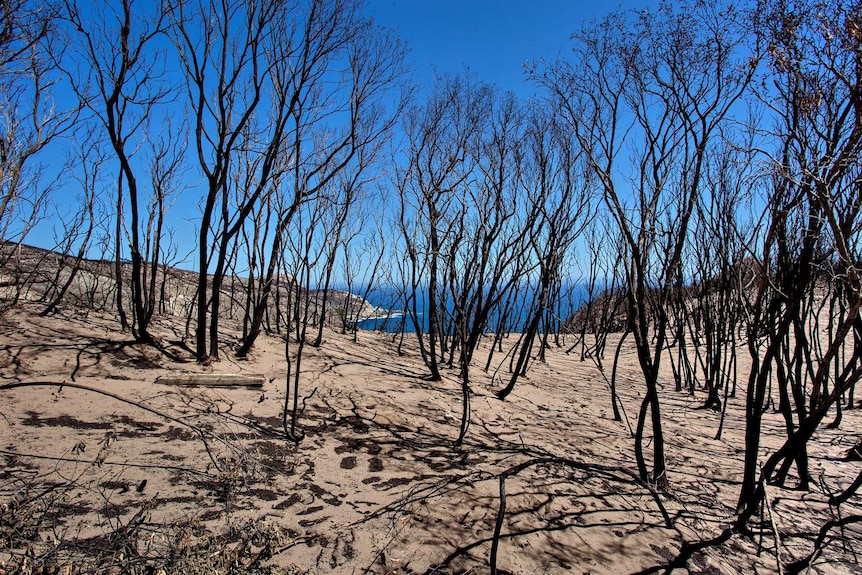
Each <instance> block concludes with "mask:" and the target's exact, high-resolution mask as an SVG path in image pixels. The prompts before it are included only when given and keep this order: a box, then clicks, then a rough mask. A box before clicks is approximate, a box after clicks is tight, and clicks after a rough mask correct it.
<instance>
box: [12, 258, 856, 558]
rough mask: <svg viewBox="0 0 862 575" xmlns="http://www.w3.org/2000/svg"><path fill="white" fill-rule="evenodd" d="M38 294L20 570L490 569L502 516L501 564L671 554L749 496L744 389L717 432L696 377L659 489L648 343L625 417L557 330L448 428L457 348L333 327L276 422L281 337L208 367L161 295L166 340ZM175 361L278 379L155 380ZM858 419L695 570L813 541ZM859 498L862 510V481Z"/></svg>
mask: <svg viewBox="0 0 862 575" xmlns="http://www.w3.org/2000/svg"><path fill="white" fill-rule="evenodd" d="M177 277H188V276H184V275H183V274H179V275H178V276H177ZM40 310H41V306H40V305H39V304H37V303H30V302H25V303H23V304H19V305H18V306H15V307H13V308H10V309H7V310H6V311H5V312H4V313H3V314H2V316H0V333H2V342H3V343H2V347H0V374H2V386H0V391H2V394H3V402H2V405H3V407H2V408H0V415H2V417H0V429H2V431H0V439H2V442H0V443H2V449H0V455H2V457H3V459H4V467H3V470H2V472H0V504H2V507H0V559H2V561H3V565H5V566H4V567H0V571H2V572H4V573H35V572H39V573H47V572H64V573H94V572H98V573H121V572H123V573H126V572H129V573H156V572H159V573H160V572H166V573H318V572H326V573H356V572H371V573H405V574H406V573H432V572H433V573H465V572H480V573H481V572H487V571H488V569H489V561H490V556H491V553H492V547H493V539H494V532H495V526H497V521H498V518H500V521H501V522H500V523H499V532H500V534H501V536H500V539H499V543H498V546H497V549H496V565H497V566H498V568H499V570H498V572H509V573H539V572H545V573H568V572H576V573H594V574H598V573H634V572H641V571H643V570H649V569H652V568H656V570H657V571H659V572H660V571H661V570H663V567H662V566H665V565H668V564H669V562H671V561H673V560H674V558H676V557H677V556H678V555H679V554H680V552H681V550H682V549H683V548H684V546H685V545H686V544H687V543H694V542H698V541H701V540H705V539H708V538H710V537H714V536H717V535H718V534H720V533H721V532H722V530H724V529H725V528H727V527H728V526H729V525H730V523H731V522H732V520H733V518H734V514H735V509H734V508H735V504H736V497H737V494H738V489H739V482H740V479H741V471H742V470H741V467H742V465H741V456H742V455H741V454H742V453H743V434H744V414H743V401H744V398H743V397H741V396H739V397H735V398H731V399H730V404H729V406H728V413H727V416H726V417H727V420H726V422H725V424H724V425H725V431H724V435H723V438H722V440H720V441H719V440H715V439H714V438H713V436H714V434H715V430H716V428H717V426H718V423H719V414H718V413H715V412H712V411H709V410H698V409H695V407H696V406H699V405H700V404H702V397H698V396H689V395H687V394H684V393H677V392H674V391H673V389H672V385H671V384H670V381H671V377H670V374H665V375H664V376H663V383H664V384H665V386H664V387H665V388H664V390H663V395H662V405H663V410H664V411H663V417H664V418H665V419H664V423H665V434H666V438H667V442H668V447H667V453H668V468H669V475H670V477H669V480H670V490H669V492H667V493H660V494H659V493H655V492H651V491H650V489H649V488H648V487H646V486H644V485H642V484H640V483H639V482H638V481H637V480H636V474H635V473H634V471H635V465H634V460H633V456H632V449H633V448H632V446H633V439H632V437H631V434H630V428H629V426H628V425H627V421H631V423H632V424H634V421H635V419H636V415H637V414H636V410H637V406H638V404H639V403H640V399H639V398H640V396H641V394H642V393H643V389H642V387H643V386H642V383H641V381H642V380H641V377H642V376H641V375H640V371H639V368H638V365H637V359H636V356H635V355H634V352H633V350H632V349H631V348H630V347H624V349H623V352H622V361H621V365H620V369H619V374H618V390H619V393H620V397H621V400H622V404H623V406H624V408H625V412H626V419H624V421H622V422H617V421H614V420H613V418H612V416H611V409H610V393H609V391H608V384H607V380H606V378H605V375H604V374H603V373H602V372H601V371H599V369H598V368H596V367H595V365H593V364H592V363H589V362H580V361H578V359H577V358H576V356H575V355H566V354H565V353H564V349H560V348H556V347H555V348H553V349H551V350H548V353H547V361H546V363H540V362H536V363H535V364H534V365H533V366H532V367H531V369H530V372H529V376H528V377H527V378H526V379H523V380H521V381H520V382H519V383H518V385H517V387H516V388H515V391H514V393H513V394H512V395H511V396H510V397H509V398H508V400H507V401H505V402H503V401H499V400H497V399H496V398H495V397H494V395H493V392H494V391H495V390H496V388H497V387H498V385H499V376H498V377H497V378H496V379H495V378H494V376H493V374H484V373H482V372H481V371H480V369H479V367H477V368H476V369H475V374H476V375H475V376H474V381H473V401H472V405H473V411H472V426H471V428H470V430H469V433H468V435H467V441H466V442H465V444H464V445H463V447H462V448H460V449H453V448H452V447H451V445H452V441H453V440H454V439H455V437H456V436H457V432H458V420H459V417H460V397H459V396H460V390H459V386H460V383H459V382H458V379H457V373H456V372H455V371H444V374H443V375H444V378H443V381H441V382H429V381H428V380H427V378H426V372H425V370H424V368H423V364H422V361H421V358H420V357H419V352H418V349H416V348H415V347H411V346H412V344H413V342H412V341H411V340H410V339H409V338H408V340H407V345H406V346H405V348H404V352H405V353H404V355H401V356H399V355H398V354H397V352H396V348H395V344H394V343H393V342H392V339H391V336H388V335H386V334H380V333H372V332H360V333H359V334H358V337H357V341H356V342H355V343H354V341H353V340H352V337H351V336H350V335H341V334H340V333H339V332H338V331H333V330H329V329H327V330H326V332H325V337H324V341H323V343H322V345H321V346H320V347H319V348H308V347H307V348H306V350H305V352H304V357H303V361H302V365H301V371H300V378H299V389H298V392H299V393H298V403H299V407H300V409H301V416H300V418H299V421H298V429H299V434H300V438H299V439H300V440H299V441H298V442H293V441H291V440H290V439H288V438H287V437H286V436H285V434H284V430H283V425H282V423H283V421H282V415H283V409H284V404H285V401H286V400H287V401H288V403H290V402H292V401H293V395H292V394H291V395H290V396H287V397H286V393H285V391H286V385H285V384H286V374H287V363H286V359H285V343H284V340H283V339H280V338H276V337H271V336H262V338H261V340H260V342H259V344H258V345H257V346H256V348H255V350H254V352H253V353H252V355H251V356H250V357H249V358H248V359H246V360H241V361H240V360H234V359H231V355H230V354H229V353H225V354H223V357H224V358H225V359H223V360H222V361H221V362H219V363H216V364H214V365H211V366H206V367H204V366H200V365H198V364H197V363H195V362H194V361H193V359H192V357H191V355H190V354H189V353H188V351H187V350H186V349H184V348H183V347H182V346H181V345H179V343H180V342H179V341H178V340H177V338H176V334H177V332H178V331H180V330H181V326H180V325H179V323H180V322H181V320H180V318H178V317H176V316H172V315H170V314H164V315H162V316H160V317H159V318H158V320H157V322H156V325H155V327H154V330H155V332H156V335H157V336H158V338H159V339H160V341H162V342H165V345H164V347H163V348H162V349H161V350H157V349H154V348H152V347H147V346H143V345H140V344H136V343H134V342H133V341H131V339H130V337H129V335H128V334H127V333H123V332H121V331H119V330H118V329H117V324H116V321H115V319H114V318H113V317H111V316H110V315H108V314H105V313H103V312H97V311H92V310H88V309H84V308H80V307H74V306H67V307H64V308H63V309H62V310H61V311H60V312H59V313H58V314H55V315H52V316H48V317H41V316H40V315H39V313H38V312H39V311H40ZM238 328H239V326H238V324H235V323H234V324H231V323H230V322H228V324H227V326H226V329H238ZM514 338H515V336H511V337H510V338H509V339H508V340H506V343H505V345H511V344H512V343H513V340H514ZM613 338H614V336H611V339H613ZM226 339H227V340H230V338H226ZM228 344H229V343H226V345H228ZM488 345H489V344H488V343H487V342H486V343H485V344H484V345H482V346H481V347H480V350H479V352H478V353H477V356H479V357H476V358H475V362H476V364H477V366H479V365H484V357H481V356H482V355H483V353H487V351H488ZM611 345H613V341H612V342H611ZM288 351H289V353H294V352H295V345H294V344H293V343H292V344H291V345H290V347H289V348H288ZM292 367H293V369H294V370H295V369H296V365H295V363H293V365H292ZM177 373H192V374H201V373H232V374H260V375H262V376H263V378H264V382H265V383H264V385H263V388H245V387H178V386H168V385H163V384H160V383H156V379H157V378H158V377H159V376H165V375H169V374H177ZM294 373H295V371H294ZM740 373H745V370H744V369H741V370H740ZM500 375H502V374H500ZM765 417H766V419H765V423H764V443H765V447H767V448H769V449H775V448H777V447H778V446H779V445H780V444H781V440H782V438H783V437H784V434H785V431H784V428H783V426H784V422H783V419H782V418H781V416H780V415H779V414H777V413H773V412H771V411H770V412H769V413H767V414H766V416H765ZM860 428H862V412H860V411H859V410H849V411H846V412H845V414H844V421H843V423H842V425H841V427H840V428H838V429H823V430H822V431H820V432H818V435H817V436H816V438H815V440H814V442H812V444H811V447H810V456H811V466H812V467H811V474H812V476H814V477H815V478H817V477H823V478H827V479H825V480H823V481H818V482H815V484H814V485H813V486H812V489H811V491H810V492H804V491H798V490H795V489H794V485H791V484H788V485H786V486H784V487H779V486H769V487H768V495H769V501H770V503H771V506H770V509H769V511H770V513H769V516H768V517H764V518H763V524H762V529H763V532H762V535H760V536H757V537H754V538H747V537H739V536H737V537H733V538H731V539H730V540H729V541H728V542H725V543H724V544H721V545H717V546H713V547H708V548H706V549H705V550H704V551H702V552H696V553H694V554H693V555H692V557H691V559H690V560H689V562H688V569H689V572H691V573H755V572H757V573H772V572H777V569H778V568H777V565H778V563H777V561H776V555H775V541H776V536H777V538H778V541H779V542H780V553H779V557H780V561H781V564H782V565H784V566H787V565H790V564H791V563H792V562H793V561H794V560H798V559H800V558H802V557H804V556H805V555H806V554H807V553H809V552H810V551H811V545H812V542H813V540H814V539H815V538H816V536H817V533H818V530H819V529H820V527H821V526H822V525H824V524H825V523H826V522H827V521H829V520H830V519H831V518H832V515H831V513H833V511H834V510H833V508H830V506H829V505H828V500H829V497H830V495H831V494H834V493H837V492H840V491H841V490H843V489H845V488H846V487H847V485H848V484H849V483H850V482H852V481H853V479H854V478H855V477H856V476H857V475H858V474H859V473H860V471H862V467H860V466H862V463H860V462H858V461H847V460H845V459H846V458H845V455H846V454H847V453H848V451H849V450H850V449H851V448H852V447H853V445H854V443H855V435H854V434H853V433H852V430H858V429H860ZM835 478H841V483H837V482H836V480H835ZM501 485H503V486H504V488H505V491H504V495H505V499H504V500H503V499H501ZM502 501H504V502H505V509H504V513H503V514H502V515H501V514H500V511H501V502H502ZM841 510H842V513H844V514H847V515H851V514H858V513H860V511H862V510H860V499H859V496H858V495H856V496H854V497H853V498H851V499H850V500H849V501H847V502H846V503H845V504H844V505H843V506H842V508H841ZM773 525H774V529H775V531H773ZM843 529H844V530H843V531H842V532H841V533H840V535H839V534H838V533H837V532H834V533H833V534H829V537H828V541H827V545H826V546H825V548H824V550H823V553H822V555H820V556H819V557H818V559H817V561H816V562H815V565H814V568H813V570H812V572H816V573H836V574H837V573H849V572H854V570H856V572H858V569H859V566H858V564H857V563H856V558H855V555H854V554H853V547H852V545H851V546H849V547H848V546H847V545H846V543H847V542H852V541H856V542H858V541H859V537H860V534H859V528H858V524H850V525H847V526H846V527H844V528H843ZM758 545H759V546H761V549H758ZM51 569H53V571H52V570H51ZM64 569H65V570H64Z"/></svg>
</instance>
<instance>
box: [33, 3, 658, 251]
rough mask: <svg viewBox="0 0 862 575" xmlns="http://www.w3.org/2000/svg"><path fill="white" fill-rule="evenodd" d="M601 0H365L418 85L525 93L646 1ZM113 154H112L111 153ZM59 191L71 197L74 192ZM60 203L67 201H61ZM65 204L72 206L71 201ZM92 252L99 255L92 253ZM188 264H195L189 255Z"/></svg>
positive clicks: (180, 234) (43, 239) (192, 221)
mask: <svg viewBox="0 0 862 575" xmlns="http://www.w3.org/2000/svg"><path fill="white" fill-rule="evenodd" d="M617 1H618V2H619V3H614V0H612V2H610V3H607V4H598V3H593V2H589V1H586V0H534V1H533V2H532V3H530V2H527V1H526V0H460V1H459V0H368V4H367V7H368V13H369V15H370V16H372V17H373V18H375V19H376V20H377V21H378V22H379V23H381V24H383V25H385V26H387V27H389V28H392V29H393V30H395V32H396V33H397V34H398V35H399V36H400V37H401V38H402V39H403V40H404V41H405V42H406V43H407V46H408V48H409V50H410V52H409V56H408V63H409V66H410V68H411V69H412V71H413V74H414V77H415V81H416V82H417V83H418V84H419V85H420V87H428V86H430V85H431V84H432V83H433V81H434V75H435V72H439V73H457V72H461V71H463V70H465V69H469V70H470V71H471V72H473V73H475V74H476V76H477V79H478V80H480V81H484V82H489V83H492V84H495V85H497V86H498V87H500V88H502V89H504V90H511V91H513V92H515V93H516V94H517V95H519V96H521V97H527V96H529V95H531V94H533V93H534V92H535V88H534V86H532V85H531V84H530V83H529V82H527V81H526V78H525V75H524V72H523V64H524V63H525V62H528V61H532V60H537V59H542V58H544V59H546V60H549V61H553V60H556V59H558V58H566V57H568V55H569V53H570V49H571V46H572V42H571V40H570V37H571V34H572V33H573V32H574V31H576V30H577V29H578V28H579V27H580V26H581V25H582V23H584V22H585V21H588V20H590V19H593V18H600V17H602V16H604V15H606V14H607V13H609V12H611V11H613V10H615V9H619V8H623V9H629V8H640V7H643V6H645V5H646V4H647V1H649V2H650V3H654V0H617ZM109 161H110V160H109ZM60 194H61V195H62V196H68V197H67V200H68V201H74V200H73V196H72V195H71V194H72V192H71V191H68V190H62V191H61V192H60ZM59 203H60V204H66V203H67V202H63V201H60V202H59ZM66 209H74V208H69V206H66ZM198 217H199V209H198V208H197V201H196V199H195V198H193V197H192V196H190V195H188V194H186V195H185V196H184V197H182V198H181V200H180V202H178V204H177V205H175V206H174V207H173V209H171V210H169V211H168V215H167V219H168V225H169V226H170V227H172V228H174V230H175V232H176V234H177V238H176V239H177V240H178V242H179V243H180V244H181V246H182V247H181V249H180V251H181V253H182V254H183V255H185V254H186V253H187V252H189V250H191V248H192V246H193V245H194V243H195V227H196V221H197V218H198ZM54 223H56V216H55V214H54V213H49V214H48V219H47V221H45V222H43V223H42V224H41V225H40V226H38V227H37V229H35V230H33V233H32V234H31V235H30V236H28V239H27V241H28V242H30V243H34V244H36V245H39V246H42V247H46V248H52V247H54V233H55V232H54V230H52V229H51V228H52V225H53V224H54ZM94 255H95V254H94ZM183 265H184V266H189V265H193V263H192V262H191V261H187V262H185V263H184V264H183Z"/></svg>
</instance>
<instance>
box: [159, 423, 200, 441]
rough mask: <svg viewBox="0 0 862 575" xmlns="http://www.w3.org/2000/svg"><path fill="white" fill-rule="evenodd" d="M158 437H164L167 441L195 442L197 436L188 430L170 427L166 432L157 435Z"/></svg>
mask: <svg viewBox="0 0 862 575" xmlns="http://www.w3.org/2000/svg"><path fill="white" fill-rule="evenodd" d="M159 436H160V437H164V438H165V439H167V440H168V441H174V440H179V441H195V440H197V439H198V434H197V433H194V432H193V431H189V430H188V429H182V428H180V427H174V426H173V425H171V426H170V427H168V430H167V431H164V432H162V433H160V434H159Z"/></svg>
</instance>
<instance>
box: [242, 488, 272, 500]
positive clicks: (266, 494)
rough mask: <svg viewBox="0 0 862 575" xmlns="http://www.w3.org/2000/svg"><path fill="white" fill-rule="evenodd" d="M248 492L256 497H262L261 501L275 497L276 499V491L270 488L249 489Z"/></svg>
mask: <svg viewBox="0 0 862 575" xmlns="http://www.w3.org/2000/svg"><path fill="white" fill-rule="evenodd" d="M248 493H249V495H251V496H253V497H257V498H258V499H262V500H263V501H275V500H276V499H278V493H276V492H275V491H273V490H272V489H261V488H255V489H249V490H248Z"/></svg>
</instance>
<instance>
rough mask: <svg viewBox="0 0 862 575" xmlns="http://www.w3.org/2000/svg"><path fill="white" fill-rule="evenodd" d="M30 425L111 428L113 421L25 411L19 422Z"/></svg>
mask: <svg viewBox="0 0 862 575" xmlns="http://www.w3.org/2000/svg"><path fill="white" fill-rule="evenodd" d="M21 423H22V424H23V425H27V426H30V427H71V428H72V429H111V428H113V427H114V424H113V423H104V422H99V421H82V420H80V419H78V418H76V417H73V416H71V415H60V416H58V417H46V418H44V419H42V418H40V417H39V414H38V413H36V412H35V411H28V412H27V419H25V420H24V421H22V422H21Z"/></svg>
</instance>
